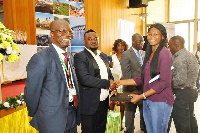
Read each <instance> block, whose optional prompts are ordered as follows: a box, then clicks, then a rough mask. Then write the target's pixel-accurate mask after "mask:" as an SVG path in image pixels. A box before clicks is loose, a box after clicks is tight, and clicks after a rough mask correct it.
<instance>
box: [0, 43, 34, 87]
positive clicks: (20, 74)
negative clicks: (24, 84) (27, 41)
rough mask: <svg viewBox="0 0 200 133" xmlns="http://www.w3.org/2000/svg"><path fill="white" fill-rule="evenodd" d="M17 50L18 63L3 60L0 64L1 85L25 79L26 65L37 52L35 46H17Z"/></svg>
mask: <svg viewBox="0 0 200 133" xmlns="http://www.w3.org/2000/svg"><path fill="white" fill-rule="evenodd" d="M19 49H20V56H19V60H18V61H16V62H14V63H10V62H8V61H5V60H3V62H2V63H1V66H0V68H1V69H0V70H1V73H0V78H1V83H3V82H6V81H15V80H19V79H24V78H26V77H27V73H26V65H27V64H28V62H29V60H30V58H31V57H32V56H33V55H34V54H35V53H36V52H37V45H19Z"/></svg>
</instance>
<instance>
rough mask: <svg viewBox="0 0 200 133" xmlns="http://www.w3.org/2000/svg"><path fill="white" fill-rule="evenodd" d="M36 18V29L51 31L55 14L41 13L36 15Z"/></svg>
mask: <svg viewBox="0 0 200 133" xmlns="http://www.w3.org/2000/svg"><path fill="white" fill-rule="evenodd" d="M35 18H36V29H40V30H49V29H50V24H51V22H52V21H53V20H54V18H53V14H48V13H40V12H36V13H35Z"/></svg>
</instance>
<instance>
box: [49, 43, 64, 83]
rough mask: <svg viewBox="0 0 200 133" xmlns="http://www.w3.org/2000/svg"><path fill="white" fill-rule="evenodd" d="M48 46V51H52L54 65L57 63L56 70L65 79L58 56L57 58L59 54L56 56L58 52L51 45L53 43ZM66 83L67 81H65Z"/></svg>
mask: <svg viewBox="0 0 200 133" xmlns="http://www.w3.org/2000/svg"><path fill="white" fill-rule="evenodd" d="M49 48H50V51H51V53H52V57H53V59H54V60H55V62H56V65H57V67H58V70H59V71H60V74H61V76H62V78H63V79H64V80H66V79H65V75H64V71H63V68H62V64H61V62H60V58H59V56H58V53H57V52H56V50H55V48H54V47H53V45H50V46H49ZM66 84H67V83H66Z"/></svg>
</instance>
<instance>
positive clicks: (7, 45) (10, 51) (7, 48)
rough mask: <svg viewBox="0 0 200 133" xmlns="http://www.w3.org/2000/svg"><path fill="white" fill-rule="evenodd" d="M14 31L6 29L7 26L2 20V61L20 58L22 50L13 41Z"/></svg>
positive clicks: (0, 51)
mask: <svg viewBox="0 0 200 133" xmlns="http://www.w3.org/2000/svg"><path fill="white" fill-rule="evenodd" d="M11 33H12V31H11V30H9V29H6V27H5V26H4V25H3V24H2V23H1V22H0V61H2V60H3V57H4V56H5V57H6V58H5V60H6V61H9V62H16V61H17V60H18V59H19V55H20V53H19V52H20V51H19V48H18V46H17V44H15V43H14V42H13V37H12V34H11Z"/></svg>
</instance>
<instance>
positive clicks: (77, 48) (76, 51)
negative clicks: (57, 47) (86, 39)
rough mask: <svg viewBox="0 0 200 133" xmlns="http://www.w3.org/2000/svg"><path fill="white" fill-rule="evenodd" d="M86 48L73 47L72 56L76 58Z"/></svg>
mask: <svg viewBox="0 0 200 133" xmlns="http://www.w3.org/2000/svg"><path fill="white" fill-rule="evenodd" d="M84 48H85V47H84V46H72V47H71V54H72V56H74V55H75V54H76V53H79V52H81V51H83V50H84Z"/></svg>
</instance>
